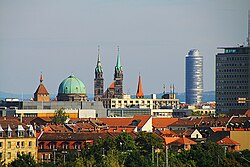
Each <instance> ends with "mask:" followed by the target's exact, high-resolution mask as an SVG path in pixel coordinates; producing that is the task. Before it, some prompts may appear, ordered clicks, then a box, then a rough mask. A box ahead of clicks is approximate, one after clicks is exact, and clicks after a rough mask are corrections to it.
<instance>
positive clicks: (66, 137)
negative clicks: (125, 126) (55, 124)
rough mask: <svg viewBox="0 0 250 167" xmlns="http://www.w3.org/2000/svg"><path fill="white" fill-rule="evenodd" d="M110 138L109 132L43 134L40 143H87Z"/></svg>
mask: <svg viewBox="0 0 250 167" xmlns="http://www.w3.org/2000/svg"><path fill="white" fill-rule="evenodd" d="M108 136H110V135H109V134H108V133H107V132H102V133H96V132H84V133H71V132H69V133H43V134H42V135H41V137H40V138H39V141H85V140H95V139H99V138H105V137H108Z"/></svg>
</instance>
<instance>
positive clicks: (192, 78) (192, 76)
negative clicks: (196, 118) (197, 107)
mask: <svg viewBox="0 0 250 167" xmlns="http://www.w3.org/2000/svg"><path fill="white" fill-rule="evenodd" d="M202 93H203V57H202V56H201V54H200V51H199V50H198V49H192V50H190V51H189V52H188V55H186V103H187V104H200V103H202Z"/></svg>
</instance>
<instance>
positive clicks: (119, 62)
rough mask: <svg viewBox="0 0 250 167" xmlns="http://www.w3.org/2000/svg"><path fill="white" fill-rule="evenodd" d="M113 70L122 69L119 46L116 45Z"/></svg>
mask: <svg viewBox="0 0 250 167" xmlns="http://www.w3.org/2000/svg"><path fill="white" fill-rule="evenodd" d="M115 70H116V71H122V66H121V58H120V48H119V46H118V55H117V61H116V66H115Z"/></svg>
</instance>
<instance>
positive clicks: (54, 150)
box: [53, 148, 57, 165]
mask: <svg viewBox="0 0 250 167" xmlns="http://www.w3.org/2000/svg"><path fill="white" fill-rule="evenodd" d="M56 151H57V149H56V148H54V149H53V152H54V165H55V164H56Z"/></svg>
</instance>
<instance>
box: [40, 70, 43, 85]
mask: <svg viewBox="0 0 250 167" xmlns="http://www.w3.org/2000/svg"><path fill="white" fill-rule="evenodd" d="M40 83H43V73H42V72H41V74H40Z"/></svg>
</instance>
